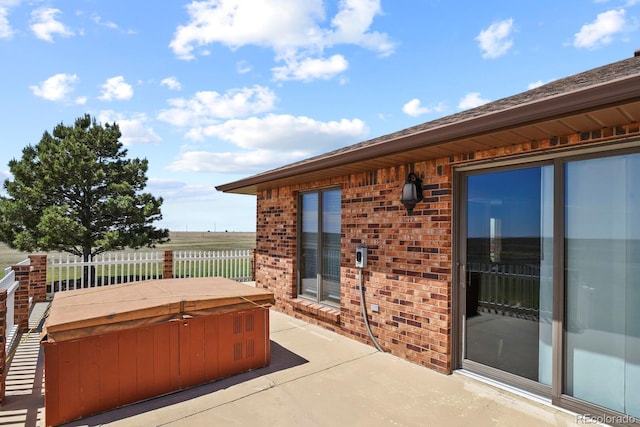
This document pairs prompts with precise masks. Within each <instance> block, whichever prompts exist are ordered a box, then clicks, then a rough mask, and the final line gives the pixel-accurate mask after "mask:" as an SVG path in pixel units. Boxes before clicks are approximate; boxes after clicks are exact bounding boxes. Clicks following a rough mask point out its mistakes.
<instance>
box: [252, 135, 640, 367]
mask: <svg viewBox="0 0 640 427" xmlns="http://www.w3.org/2000/svg"><path fill="white" fill-rule="evenodd" d="M638 133H639V129H638V125H637V124H630V125H625V126H618V127H616V128H608V129H601V130H596V131H592V132H582V133H579V134H573V135H568V136H564V137H554V138H549V139H545V140H541V141H532V142H528V143H525V144H520V145H514V146H509V147H503V148H497V149H490V150H484V151H478V152H469V153H462V154H459V155H456V156H451V157H447V158H441V159H436V160H429V161H423V162H416V163H414V164H413V165H397V166H396V167H390V168H386V169H380V170H375V171H370V172H367V173H361V174H354V175H349V176H344V177H341V178H338V179H334V180H332V181H317V182H313V183H309V184H305V185H299V186H289V187H282V188H278V189H273V190H265V191H262V192H260V193H259V194H258V198H257V236H256V240H257V248H256V252H257V254H256V280H257V285H258V286H261V287H265V288H269V289H270V290H271V291H273V292H274V293H275V297H276V308H277V309H279V310H281V311H284V312H286V313H288V314H291V315H294V316H296V317H301V318H304V319H305V320H308V321H310V322H312V323H317V324H320V325H322V326H324V327H326V328H329V329H332V330H335V331H337V332H339V333H341V334H343V335H346V336H349V337H352V338H354V339H356V340H359V341H362V342H367V343H371V341H370V339H369V337H368V334H367V331H366V328H365V324H364V321H363V319H362V313H361V309H360V294H359V275H358V270H357V269H356V268H354V255H355V249H356V247H358V246H359V245H366V246H367V247H368V266H367V268H365V269H364V271H363V283H364V285H365V290H366V293H365V300H366V303H367V307H368V308H370V307H371V304H377V305H378V306H379V312H377V313H373V312H371V310H370V309H369V310H368V314H369V320H370V325H371V328H372V331H373V333H374V336H375V337H376V340H377V341H378V343H379V344H380V345H381V346H382V348H383V349H384V350H385V351H389V352H391V353H393V354H395V355H398V356H400V357H403V358H405V359H407V360H410V361H412V362H415V363H417V364H420V365H423V366H427V367H429V368H431V369H434V370H436V371H439V372H444V373H449V372H451V371H452V369H453V366H452V354H451V353H452V350H451V349H452V340H453V336H452V322H453V316H454V315H455V313H454V311H453V306H452V288H451V283H452V279H453V275H452V263H453V258H452V257H453V251H452V248H453V241H452V236H453V228H452V227H453V222H452V215H453V166H454V165H455V164H457V163H462V162H464V163H469V162H472V161H478V160H484V159H498V158H504V157H508V156H510V155H513V154H522V153H535V152H542V151H548V150H553V149H556V148H562V149H564V148H566V147H567V146H572V145H573V146H577V145H581V144H589V143H593V142H603V141H607V140H608V139H618V138H620V137H624V136H632V135H637V134H638ZM410 168H412V169H413V171H414V172H415V173H417V174H418V176H420V177H421V178H422V180H423V185H424V188H425V193H424V197H425V199H424V201H423V202H421V203H419V204H418V205H417V206H416V208H415V209H414V214H413V215H412V216H408V215H407V212H406V210H405V208H404V206H402V204H401V203H400V194H401V188H402V184H403V183H404V180H405V179H406V176H407V173H408V172H409V170H410ZM331 185H337V186H340V187H341V188H342V253H341V295H340V301H341V302H340V307H339V310H336V312H338V313H339V315H338V316H333V315H332V313H328V315H327V313H319V312H318V307H317V305H315V304H308V303H306V302H305V303H301V299H296V298H297V294H296V284H295V281H296V277H295V271H296V232H297V230H296V222H297V217H296V209H297V195H298V193H299V192H300V191H303V190H307V189H314V188H323V187H327V186H331ZM319 314H322V315H319Z"/></svg>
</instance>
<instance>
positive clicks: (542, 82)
mask: <svg viewBox="0 0 640 427" xmlns="http://www.w3.org/2000/svg"><path fill="white" fill-rule="evenodd" d="M554 80H555V79H551V80H547V81H546V82H544V81H542V80H538V81H537V82H532V83H529V84H528V85H527V89H529V90H531V89H535V88H537V87H540V86H544V85H546V84H547V83H550V82H552V81H554Z"/></svg>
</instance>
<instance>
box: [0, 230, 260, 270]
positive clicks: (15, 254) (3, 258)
mask: <svg viewBox="0 0 640 427" xmlns="http://www.w3.org/2000/svg"><path fill="white" fill-rule="evenodd" d="M170 237H171V241H170V242H168V243H165V244H164V245H158V246H156V247H155V248H154V249H148V248H142V249H140V250H139V251H150V250H151V251H165V250H174V251H189V250H193V251H224V250H231V249H251V248H254V247H255V246H256V234H255V233H249V232H244V233H226V232H200V231H176V232H171V235H170ZM125 251H130V250H125ZM28 255H29V253H25V252H19V251H16V250H13V249H10V248H9V247H8V246H7V245H5V244H3V243H0V267H2V268H3V269H4V268H5V267H8V266H10V265H13V264H16V263H18V262H20V261H22V260H24V259H26V258H27V256H28ZM0 275H2V273H0Z"/></svg>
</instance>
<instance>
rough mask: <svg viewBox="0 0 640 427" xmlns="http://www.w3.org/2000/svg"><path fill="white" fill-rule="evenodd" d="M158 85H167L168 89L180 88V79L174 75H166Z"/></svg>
mask: <svg viewBox="0 0 640 427" xmlns="http://www.w3.org/2000/svg"><path fill="white" fill-rule="evenodd" d="M160 85H162V86H166V87H168V88H169V90H180V89H182V85H181V84H180V81H178V79H177V78H175V77H167V78H165V79H162V81H161V82H160Z"/></svg>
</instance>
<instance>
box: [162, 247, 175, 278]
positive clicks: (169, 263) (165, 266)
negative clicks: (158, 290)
mask: <svg viewBox="0 0 640 427" xmlns="http://www.w3.org/2000/svg"><path fill="white" fill-rule="evenodd" d="M162 278H163V279H172V278H173V251H164V259H163V261H162Z"/></svg>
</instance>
